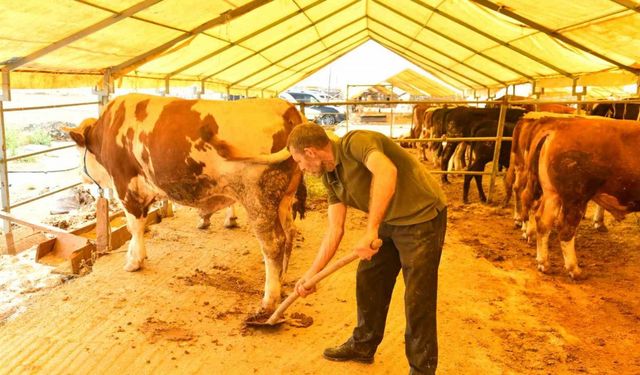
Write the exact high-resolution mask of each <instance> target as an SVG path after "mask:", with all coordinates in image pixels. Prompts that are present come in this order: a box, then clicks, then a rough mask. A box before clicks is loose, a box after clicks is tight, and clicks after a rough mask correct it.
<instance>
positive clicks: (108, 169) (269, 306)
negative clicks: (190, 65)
mask: <svg viewBox="0 0 640 375" xmlns="http://www.w3.org/2000/svg"><path fill="white" fill-rule="evenodd" d="M302 122H303V118H302V116H301V115H300V113H299V112H298V111H297V110H296V108H295V107H294V106H293V105H292V104H290V103H288V102H286V101H284V100H281V99H249V100H241V101H235V102H225V101H209V100H185V99H179V98H171V97H158V96H151V95H141V94H129V95H125V96H120V97H117V98H115V99H113V100H112V101H111V102H110V103H109V104H108V105H107V106H106V108H105V110H104V111H103V112H102V114H101V115H100V117H99V118H98V119H87V120H85V121H84V122H83V123H82V124H81V125H80V126H79V127H78V128H74V129H71V130H70V135H71V138H72V139H73V140H74V141H75V142H76V143H77V146H78V147H79V148H80V150H81V152H82V155H83V159H84V162H83V163H84V165H85V173H86V175H87V176H88V177H90V178H91V179H92V180H94V181H95V182H96V183H98V184H99V185H100V186H101V187H103V188H106V187H108V188H112V189H113V191H114V195H115V197H116V198H117V199H118V200H119V201H120V202H121V204H122V206H123V208H124V211H125V213H126V218H127V227H128V229H129V231H130V232H131V234H132V239H131V241H130V242H129V248H128V252H127V255H126V264H125V266H124V269H125V271H136V270H138V269H140V268H141V267H143V263H144V260H145V258H146V249H145V244H144V237H143V232H144V223H145V218H146V216H147V213H148V210H149V206H150V205H151V204H152V203H153V202H154V201H156V200H158V199H167V198H168V199H171V200H173V201H175V202H178V203H180V204H183V205H187V206H192V207H195V208H198V209H199V210H200V212H204V213H210V212H214V211H217V210H219V209H222V208H226V207H229V206H230V205H232V204H233V203H234V202H238V203H240V204H241V205H242V206H243V207H244V208H245V210H246V212H247V217H248V220H249V222H250V225H251V227H252V229H253V231H254V234H255V235H256V237H257V239H258V241H259V243H260V246H261V250H262V255H263V260H264V263H265V273H266V276H265V286H264V297H263V299H262V303H261V312H263V313H264V312H270V311H273V310H274V309H275V306H276V305H277V303H278V302H279V301H280V292H281V281H282V278H283V276H284V273H285V272H286V269H287V265H288V262H289V257H290V255H291V249H292V241H293V237H294V233H295V229H294V228H293V218H292V212H291V211H292V204H293V201H294V199H295V196H296V195H297V196H303V194H301V191H300V190H303V189H304V185H303V184H301V180H302V172H301V171H300V170H299V169H298V167H297V165H296V163H295V162H294V161H293V159H292V158H291V157H290V154H289V152H288V151H287V149H286V141H287V137H288V135H289V133H290V132H291V130H292V129H293V127H294V126H296V125H298V124H300V123H302ZM299 203H300V202H298V204H299ZM300 207H304V202H302V205H301V206H300V205H297V206H296V209H298V210H300V209H301V208H300ZM300 213H302V212H300Z"/></svg>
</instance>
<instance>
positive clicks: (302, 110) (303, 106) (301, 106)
mask: <svg viewBox="0 0 640 375" xmlns="http://www.w3.org/2000/svg"><path fill="white" fill-rule="evenodd" d="M304 109H305V105H304V102H300V112H302V117H303V118H304V120H305V121H306V120H307V114H306V113H304Z"/></svg>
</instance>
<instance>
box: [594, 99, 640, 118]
mask: <svg viewBox="0 0 640 375" xmlns="http://www.w3.org/2000/svg"><path fill="white" fill-rule="evenodd" d="M590 114H591V115H592V116H603V117H610V118H614V119H618V120H636V121H640V103H597V104H596V105H595V106H594V107H593V109H592V110H591V111H590Z"/></svg>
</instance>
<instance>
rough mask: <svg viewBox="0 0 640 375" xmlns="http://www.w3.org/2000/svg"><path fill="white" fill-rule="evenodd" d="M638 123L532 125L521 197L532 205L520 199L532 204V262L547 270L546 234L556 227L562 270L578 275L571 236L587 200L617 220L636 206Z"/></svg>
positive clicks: (561, 120)
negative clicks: (535, 253) (532, 201)
mask: <svg viewBox="0 0 640 375" xmlns="http://www.w3.org/2000/svg"><path fill="white" fill-rule="evenodd" d="M638 125H640V123H638V122H635V121H625V120H610V119H601V118H593V117H589V118H585V117H554V118H552V117H546V118H541V119H539V120H534V121H533V123H532V124H530V126H529V127H530V128H531V129H532V132H531V133H532V136H531V138H530V139H531V142H530V144H529V145H528V150H527V151H526V153H525V154H526V156H525V164H524V171H525V173H526V174H527V183H526V187H525V189H524V193H523V194H522V197H523V200H525V201H526V200H529V201H531V200H535V204H532V203H531V202H525V201H523V202H522V205H523V207H524V206H527V205H528V206H534V207H535V223H536V225H535V227H536V248H537V256H536V261H537V263H538V269H539V270H540V271H541V272H548V270H549V266H550V265H549V255H548V246H549V234H550V232H551V230H552V229H553V228H556V229H557V231H558V237H559V239H560V246H561V249H562V253H563V257H564V267H565V269H566V270H567V272H568V273H569V275H570V276H571V277H572V278H574V279H578V278H580V277H581V274H582V270H581V269H580V267H579V265H578V262H577V257H576V254H575V235H576V230H577V227H578V224H579V223H580V220H581V219H582V217H583V215H584V212H585V210H586V206H587V202H588V201H589V200H593V201H594V202H596V203H597V204H598V205H600V206H602V207H603V208H604V209H606V210H607V211H609V212H611V213H612V214H613V216H614V217H615V218H616V219H617V220H621V219H623V218H624V216H625V214H627V213H629V212H637V211H640V159H638V158H637V157H636V153H637V150H636V147H637V145H638V144H640V127H639V126H638ZM518 126H520V124H519V125H518ZM514 141H515V139H514ZM611 160H616V163H611ZM523 210H524V208H523Z"/></svg>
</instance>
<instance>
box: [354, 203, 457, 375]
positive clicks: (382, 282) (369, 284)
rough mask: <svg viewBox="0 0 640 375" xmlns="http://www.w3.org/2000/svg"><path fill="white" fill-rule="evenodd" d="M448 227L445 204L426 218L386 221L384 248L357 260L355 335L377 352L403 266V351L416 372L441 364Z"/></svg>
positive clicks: (381, 233)
mask: <svg viewBox="0 0 640 375" xmlns="http://www.w3.org/2000/svg"><path fill="white" fill-rule="evenodd" d="M446 229H447V209H446V208H445V209H444V210H442V211H441V212H440V213H439V214H438V216H436V217H435V218H434V219H432V220H430V221H427V222H424V223H420V224H415V225H407V226H396V225H388V224H382V225H381V226H380V230H379V237H380V239H382V240H383V244H382V247H381V248H380V250H379V251H378V253H377V254H376V255H375V256H373V257H372V258H371V260H370V261H360V264H359V265H358V273H357V280H356V298H357V303H358V326H357V327H356V328H355V329H354V330H353V337H352V339H351V340H353V341H354V343H355V344H356V346H357V347H360V348H363V349H366V350H371V351H375V349H376V348H377V346H378V345H379V344H380V342H381V341H382V336H383V335H384V327H385V323H386V319H387V312H388V310H389V302H390V300H391V294H392V292H393V287H394V285H395V282H396V278H397V276H398V272H400V269H402V276H403V278H404V283H405V285H406V290H405V294H404V303H405V314H406V321H407V325H406V330H405V351H406V354H407V359H408V360H409V366H410V369H411V373H412V374H433V373H435V369H436V366H437V364H438V339H437V333H436V305H437V303H436V301H437V292H438V265H439V264H440V255H441V254H442V246H443V244H444V237H445V233H446Z"/></svg>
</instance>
